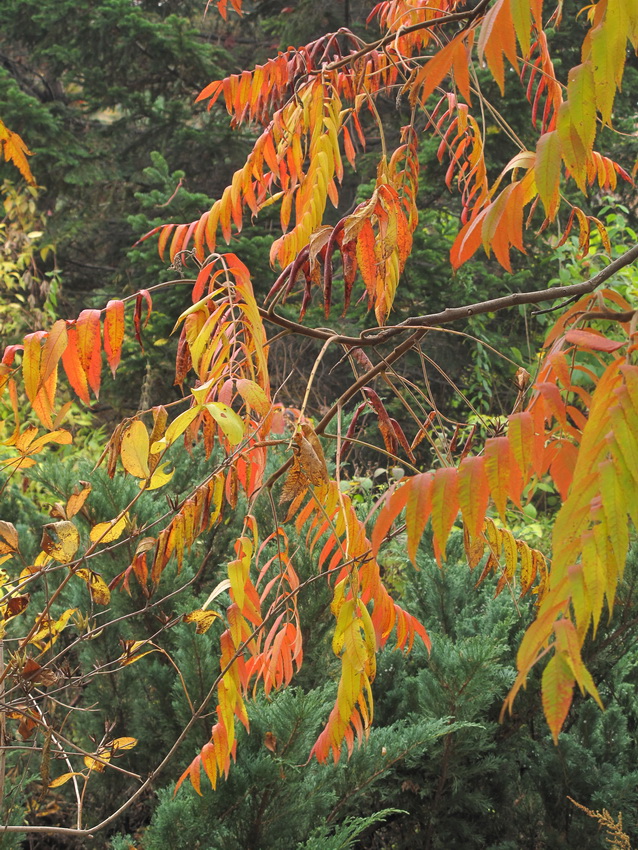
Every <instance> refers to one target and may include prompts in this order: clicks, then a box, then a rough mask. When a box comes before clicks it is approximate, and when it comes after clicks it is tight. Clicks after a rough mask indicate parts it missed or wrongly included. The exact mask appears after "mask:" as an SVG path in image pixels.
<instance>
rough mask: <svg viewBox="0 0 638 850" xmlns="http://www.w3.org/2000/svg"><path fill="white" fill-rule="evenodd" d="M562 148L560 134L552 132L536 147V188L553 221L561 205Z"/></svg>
mask: <svg viewBox="0 0 638 850" xmlns="http://www.w3.org/2000/svg"><path fill="white" fill-rule="evenodd" d="M560 169H561V146H560V139H559V137H558V132H557V131H556V130H552V132H551V133H545V134H544V135H542V136H541V137H540V139H539V140H538V143H537V145H536V164H535V167H534V174H535V177H536V187H537V189H538V194H539V195H540V197H541V201H542V202H543V206H544V207H545V215H546V216H547V218H548V219H550V220H553V219H554V216H555V215H556V213H557V212H558V207H559V205H560Z"/></svg>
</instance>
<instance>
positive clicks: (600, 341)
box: [565, 330, 627, 352]
mask: <svg viewBox="0 0 638 850" xmlns="http://www.w3.org/2000/svg"><path fill="white" fill-rule="evenodd" d="M565 339H566V340H567V342H571V343H572V345H578V346H580V348H588V349H589V350H590V351H609V352H611V351H618V349H619V348H622V347H623V346H624V345H626V344H627V343H626V342H618V340H615V339H608V338H607V337H606V336H603V335H602V334H600V333H597V332H596V331H591V330H573V331H567V333H566V334H565Z"/></svg>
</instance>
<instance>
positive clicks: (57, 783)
mask: <svg viewBox="0 0 638 850" xmlns="http://www.w3.org/2000/svg"><path fill="white" fill-rule="evenodd" d="M72 776H84V774H83V773H77V772H76V771H72V772H71V773H63V774H62V775H61V776H58V777H57V778H56V779H54V780H53V781H52V782H49V788H59V787H60V785H64V783H65V782H68V781H69V779H71V777H72Z"/></svg>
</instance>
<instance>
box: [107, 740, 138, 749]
mask: <svg viewBox="0 0 638 850" xmlns="http://www.w3.org/2000/svg"><path fill="white" fill-rule="evenodd" d="M108 746H109V748H110V749H111V750H132V749H133V747H135V746H137V738H115V739H114V740H113V741H111V742H110V744H108Z"/></svg>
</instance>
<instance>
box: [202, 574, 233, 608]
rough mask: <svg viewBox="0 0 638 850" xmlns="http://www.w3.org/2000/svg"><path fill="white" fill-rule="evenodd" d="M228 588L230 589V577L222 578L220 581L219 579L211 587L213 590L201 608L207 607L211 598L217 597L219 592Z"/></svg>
mask: <svg viewBox="0 0 638 850" xmlns="http://www.w3.org/2000/svg"><path fill="white" fill-rule="evenodd" d="M229 589H230V579H228V578H225V579H222V581H220V582H219V584H218V585H217V586H216V587H215V588H214V589H213V591H212V592H211V594H210V596H209V597H208V599H207V600H206V602H204V604H203V605H202V610H204V608H208V606H209V605H210V603H211V602H212V601H213V599H217V597H218V596H219V595H220V593H223V592H224V591H225V590H229Z"/></svg>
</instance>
